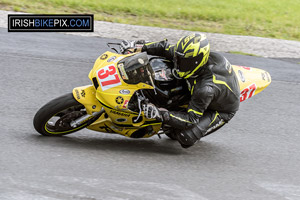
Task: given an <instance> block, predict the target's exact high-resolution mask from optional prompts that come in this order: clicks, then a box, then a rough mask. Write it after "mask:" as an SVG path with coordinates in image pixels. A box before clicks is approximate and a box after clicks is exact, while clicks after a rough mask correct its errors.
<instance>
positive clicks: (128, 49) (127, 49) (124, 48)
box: [120, 40, 146, 54]
mask: <svg viewBox="0 0 300 200" xmlns="http://www.w3.org/2000/svg"><path fill="white" fill-rule="evenodd" d="M145 43H146V42H145V40H137V41H134V40H123V41H122V42H121V44H120V50H121V53H122V54H129V53H134V52H137V51H141V49H142V47H143V46H144V44H145Z"/></svg>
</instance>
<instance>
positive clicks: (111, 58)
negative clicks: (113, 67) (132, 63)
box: [107, 56, 117, 62]
mask: <svg viewBox="0 0 300 200" xmlns="http://www.w3.org/2000/svg"><path fill="white" fill-rule="evenodd" d="M116 58H117V57H116V56H113V57H110V58H109V59H108V60H107V62H112V61H114V60H115V59H116Z"/></svg>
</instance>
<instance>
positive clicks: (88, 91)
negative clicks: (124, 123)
mask: <svg viewBox="0 0 300 200" xmlns="http://www.w3.org/2000/svg"><path fill="white" fill-rule="evenodd" d="M72 93H73V96H74V98H75V99H76V101H78V102H79V103H81V104H82V105H84V107H85V108H86V111H87V113H88V114H90V115H91V114H92V113H93V112H99V111H100V110H101V108H102V106H101V104H100V102H99V101H98V100H97V99H96V90H95V88H94V86H93V85H86V86H81V87H76V88H74V89H73V92H72Z"/></svg>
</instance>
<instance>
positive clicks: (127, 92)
mask: <svg viewBox="0 0 300 200" xmlns="http://www.w3.org/2000/svg"><path fill="white" fill-rule="evenodd" d="M119 93H120V94H130V90H126V89H124V90H120V91H119Z"/></svg>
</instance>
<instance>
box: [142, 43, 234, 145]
mask: <svg viewBox="0 0 300 200" xmlns="http://www.w3.org/2000/svg"><path fill="white" fill-rule="evenodd" d="M174 47H175V46H174V45H169V44H168V43H167V41H166V40H164V41H161V42H154V43H147V44H145V45H144V46H143V48H142V51H146V52H147V54H149V55H157V56H162V57H165V58H166V59H168V60H171V61H172V60H173V57H174ZM187 83H188V86H189V90H190V92H191V100H190V102H189V105H188V108H187V110H186V112H175V111H168V112H164V113H163V118H164V123H165V124H168V125H170V126H172V127H174V128H176V129H178V130H180V133H179V132H178V133H177V134H176V135H177V136H176V137H177V139H178V141H179V142H180V143H181V145H182V146H183V147H189V146H192V145H193V144H194V143H195V142H197V141H198V140H200V138H201V137H203V136H206V135H208V134H210V133H212V132H213V131H215V130H217V129H219V128H220V127H221V126H223V125H224V124H225V123H227V122H228V121H229V120H230V119H231V118H232V117H233V116H234V114H235V113H236V111H237V110H238V109H239V103H240V100H239V97H240V87H239V83H238V80H237V78H236V75H235V72H234V71H233V69H232V66H231V64H230V63H229V62H228V61H227V59H226V58H225V57H224V56H222V55H220V54H218V53H216V52H211V53H210V56H209V59H208V62H207V64H205V65H204V66H203V67H201V68H200V70H199V71H198V72H196V74H195V75H193V76H192V77H190V78H188V79H187Z"/></svg>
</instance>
